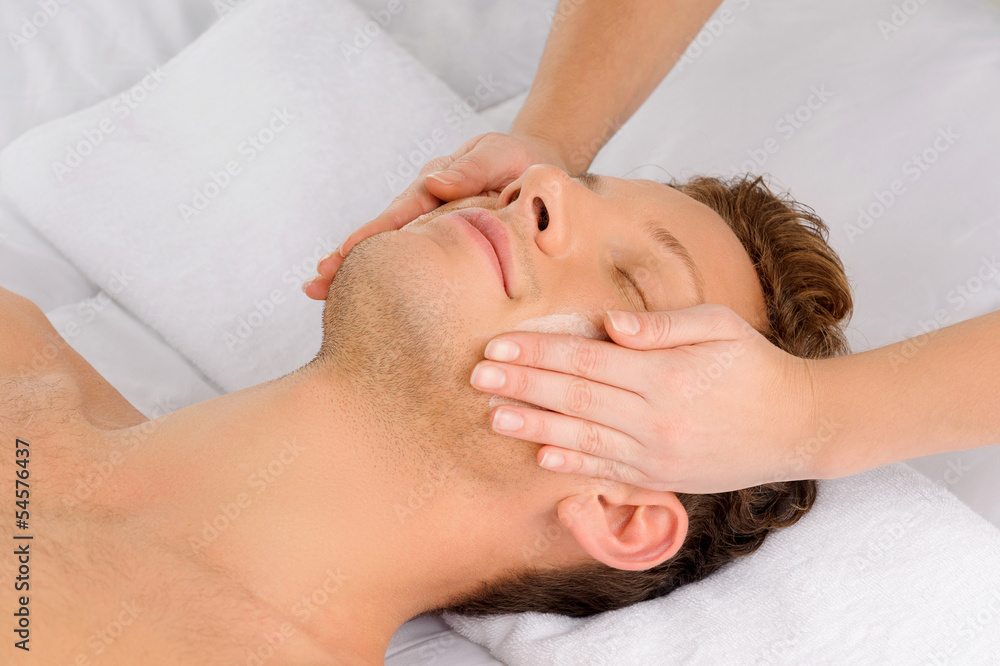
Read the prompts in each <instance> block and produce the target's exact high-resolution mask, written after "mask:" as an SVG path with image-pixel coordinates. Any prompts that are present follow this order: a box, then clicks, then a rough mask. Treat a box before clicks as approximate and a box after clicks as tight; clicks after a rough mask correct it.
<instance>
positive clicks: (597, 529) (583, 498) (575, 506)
mask: <svg viewBox="0 0 1000 666" xmlns="http://www.w3.org/2000/svg"><path fill="white" fill-rule="evenodd" d="M556 511H557V513H558V515H559V520H560V521H561V522H562V523H563V525H565V526H566V528H567V529H568V530H569V531H570V532H571V533H572V534H573V537H574V538H575V539H576V541H577V543H579V544H580V546H581V547H582V548H583V549H584V550H585V551H586V552H587V553H588V554H589V555H590V556H591V557H593V558H594V559H595V560H597V561H599V562H603V563H604V564H606V565H608V566H609V567H614V568H615V569H626V570H630V571H642V570H645V569H651V568H653V567H655V566H656V565H658V564H661V563H663V562H666V561H667V560H668V559H670V558H671V557H673V556H674V555H675V554H676V553H677V551H678V550H680V547H681V544H683V542H684V537H685V536H686V535H687V527H688V516H687V511H685V510H684V506H683V505H682V504H681V502H680V500H679V499H677V495H675V494H674V493H671V492H665V491H654V490H644V489H636V488H632V489H631V492H629V493H628V494H627V496H622V497H613V496H612V495H611V494H601V495H599V494H597V493H593V494H581V495H574V496H572V497H567V498H565V499H563V500H561V501H560V502H559V503H558V505H557V507H556Z"/></svg>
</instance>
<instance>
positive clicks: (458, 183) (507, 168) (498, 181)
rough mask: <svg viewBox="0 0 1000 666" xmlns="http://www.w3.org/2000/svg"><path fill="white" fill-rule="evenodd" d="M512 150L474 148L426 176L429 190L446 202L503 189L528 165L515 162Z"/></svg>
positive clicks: (425, 182)
mask: <svg viewBox="0 0 1000 666" xmlns="http://www.w3.org/2000/svg"><path fill="white" fill-rule="evenodd" d="M509 153H510V151H509V150H504V151H501V150H500V149H499V148H498V149H496V150H494V151H493V152H486V151H473V152H471V153H469V154H467V155H465V156H464V157H459V158H458V159H456V160H455V161H454V162H452V163H451V164H450V165H448V168H447V169H445V170H444V171H437V172H435V173H431V174H428V175H427V177H426V178H425V179H424V184H425V185H426V187H427V189H428V191H429V192H430V193H431V194H433V195H434V196H436V197H438V198H439V199H442V200H444V201H453V200H455V199H461V198H463V197H472V196H476V195H478V194H482V193H483V192H490V191H494V190H496V191H499V190H502V189H503V188H504V187H506V186H507V185H508V184H509V183H511V182H512V181H513V180H514V179H516V178H517V177H518V176H520V175H521V172H523V171H524V169H525V168H527V165H526V164H523V163H522V161H517V162H512V158H511V156H510V155H509Z"/></svg>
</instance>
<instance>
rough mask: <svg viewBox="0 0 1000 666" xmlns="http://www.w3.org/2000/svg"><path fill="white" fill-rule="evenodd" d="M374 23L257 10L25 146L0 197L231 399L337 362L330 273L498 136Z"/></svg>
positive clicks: (1, 170)
mask: <svg viewBox="0 0 1000 666" xmlns="http://www.w3.org/2000/svg"><path fill="white" fill-rule="evenodd" d="M367 23H370V18H369V17H367V16H365V15H364V14H362V13H361V12H360V11H359V10H358V9H357V8H356V7H355V6H353V5H352V4H351V3H350V2H347V1H346V0H340V1H338V2H324V1H323V0H302V1H300V2H295V3H285V2H278V1H269V0H263V1H248V2H246V3H244V4H241V5H240V6H239V8H238V9H236V10H233V11H230V12H227V13H226V15H225V16H224V18H223V19H222V20H221V21H220V22H219V23H217V24H216V25H215V26H213V27H212V29H210V30H209V31H208V32H207V33H205V34H204V35H202V36H201V37H200V38H199V39H198V40H197V41H196V42H195V43H193V44H192V45H191V46H189V47H188V48H187V49H186V50H184V51H183V52H182V53H181V54H180V55H178V56H177V57H176V58H175V59H173V60H172V61H170V62H169V63H168V64H167V65H165V66H163V67H161V68H158V69H150V70H149V72H148V73H147V74H146V76H145V77H144V78H143V79H142V80H141V81H139V82H138V83H137V84H136V85H135V86H133V87H132V88H131V89H129V90H128V91H126V92H125V93H123V94H121V95H116V96H115V97H114V98H112V99H109V100H107V101H105V102H103V103H102V104H99V105H97V106H95V107H92V108H90V109H87V110H85V111H82V112H80V113H77V114H74V115H72V116H69V117H67V118H64V119H61V120H58V121H54V122H52V123H49V124H47V125H43V126H41V127H38V128H36V129H35V130H33V131H31V132H29V133H28V134H26V135H25V136H23V137H22V138H21V139H19V140H17V141H15V142H14V143H13V144H11V145H10V146H9V147H8V148H7V149H6V150H4V151H3V153H2V154H0V191H2V194H3V196H4V197H6V199H7V203H8V204H9V205H11V206H12V207H14V208H15V209H17V211H18V212H19V213H20V215H21V216H22V217H23V218H24V219H25V220H27V221H28V222H29V223H30V224H32V225H33V226H35V227H36V228H37V229H39V230H40V231H41V232H42V233H43V235H45V236H46V237H47V238H48V239H49V240H50V241H51V242H52V243H53V244H54V245H55V246H56V247H57V248H59V249H60V250H61V251H62V252H63V253H65V254H66V255H67V256H68V257H69V258H70V260H71V261H73V263H74V264H76V265H77V266H78V267H79V268H80V269H81V270H82V271H83V272H84V273H85V274H86V275H87V276H88V277H89V278H90V279H91V280H93V281H94V282H95V283H97V284H98V285H102V286H103V285H114V287H115V288H114V290H113V291H112V290H111V289H108V291H109V293H111V295H112V296H113V297H114V298H115V299H117V300H118V301H119V302H121V303H122V304H123V305H124V306H126V307H127V308H129V309H130V310H132V311H133V312H134V313H135V314H136V315H137V316H138V318H139V319H140V320H142V321H144V322H145V323H147V324H148V325H149V326H151V327H152V328H153V329H155V330H156V331H158V332H160V333H161V334H162V335H163V336H164V338H165V339H166V340H167V342H168V343H170V344H172V345H173V346H174V347H176V348H177V349H178V350H179V351H181V352H182V353H183V354H184V355H185V356H187V357H188V358H190V359H191V360H192V361H193V362H194V363H195V364H197V365H198V366H199V367H200V369H201V370H202V371H203V372H204V373H205V374H206V375H207V376H208V377H210V378H211V379H213V380H214V381H216V382H217V383H218V384H219V385H220V386H221V387H223V388H224V389H225V390H227V391H231V390H236V389H239V388H243V387H246V386H250V385H252V384H255V383H258V382H261V381H264V380H266V379H270V378H273V377H275V376H278V375H281V374H283V373H286V372H290V371H291V370H294V369H295V368H297V367H299V366H301V365H303V364H304V363H306V362H308V361H309V360H310V358H312V355H313V354H315V352H316V351H317V350H318V349H319V342H320V336H321V329H320V313H321V311H322V305H321V304H320V303H316V302H314V301H310V300H309V299H307V298H306V297H305V296H304V295H303V294H302V293H301V291H300V290H299V286H300V284H301V283H302V281H304V280H305V279H307V278H308V277H311V275H312V274H313V273H314V271H315V266H316V261H317V260H318V259H319V258H320V257H322V256H323V255H324V254H326V253H328V252H331V251H333V250H334V249H335V248H336V247H337V245H338V244H339V243H340V242H341V241H342V240H343V239H344V238H346V237H347V235H348V234H349V233H350V232H351V231H353V230H354V229H356V228H357V227H358V226H360V225H361V224H363V223H364V222H367V221H368V220H369V219H371V218H373V217H375V216H376V215H377V214H378V213H379V212H381V211H382V210H383V209H384V208H385V206H386V205H387V204H388V203H389V201H390V200H391V198H392V197H393V196H395V195H396V194H398V193H399V192H400V191H402V189H403V188H404V187H405V186H406V185H407V184H409V183H410V182H411V181H412V179H413V178H414V177H415V175H416V170H417V168H418V167H419V166H422V165H423V164H424V163H425V162H426V161H427V160H428V159H430V158H432V157H435V156H437V155H442V154H447V153H450V152H452V151H453V150H455V149H456V148H457V147H458V146H459V145H461V143H462V142H463V141H465V140H466V139H468V138H470V137H472V136H475V135H476V134H479V133H481V132H486V131H489V129H490V128H489V127H488V126H487V125H486V124H485V123H484V122H483V121H482V120H480V119H479V118H478V117H477V116H476V115H475V114H474V113H472V112H471V111H470V110H469V108H468V106H466V105H463V103H462V101H461V100H460V99H459V98H458V97H457V96H456V95H455V94H454V93H453V92H451V91H450V90H449V89H448V88H447V86H445V85H444V84H442V83H441V82H440V81H439V80H437V79H436V78H435V77H433V76H432V75H430V74H429V73H427V71H426V70H425V69H424V68H423V66H422V65H420V64H419V63H418V62H416V61H415V60H414V59H413V58H412V57H411V56H410V55H409V54H408V53H407V52H406V51H404V50H403V49H401V48H400V47H399V46H397V45H396V44H395V43H394V42H393V41H392V40H391V39H390V38H389V37H387V36H386V35H385V34H384V33H380V34H377V35H375V36H374V37H367V38H366V39H360V38H359V37H358V34H359V33H358V31H356V30H355V28H357V27H359V26H361V27H363V26H365V25H366V24H367ZM361 35H364V32H361ZM483 94H484V95H486V94H488V91H486V90H485V89H484V90H483Z"/></svg>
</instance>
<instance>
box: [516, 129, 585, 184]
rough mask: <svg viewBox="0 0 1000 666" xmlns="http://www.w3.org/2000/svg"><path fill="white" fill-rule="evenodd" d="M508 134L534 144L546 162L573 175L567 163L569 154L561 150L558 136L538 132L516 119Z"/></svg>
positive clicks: (561, 145)
mask: <svg viewBox="0 0 1000 666" xmlns="http://www.w3.org/2000/svg"><path fill="white" fill-rule="evenodd" d="M509 134H510V136H512V137H514V138H517V139H520V140H522V141H525V142H528V143H530V144H531V145H533V146H535V148H536V149H537V150H538V151H539V152H540V153H541V154H543V155H545V156H546V159H547V160H548V163H550V164H555V165H556V166H558V167H559V168H561V169H564V170H566V172H567V173H569V174H570V175H574V172H573V171H572V170H571V167H570V165H569V156H568V154H567V153H566V152H565V151H564V150H563V144H562V143H561V142H560V140H559V139H558V138H556V137H553V136H551V135H549V134H548V133H546V132H540V131H538V130H535V129H532V128H530V127H528V126H526V125H523V124H518V122H517V121H514V124H513V125H512V126H511V128H510V132H509Z"/></svg>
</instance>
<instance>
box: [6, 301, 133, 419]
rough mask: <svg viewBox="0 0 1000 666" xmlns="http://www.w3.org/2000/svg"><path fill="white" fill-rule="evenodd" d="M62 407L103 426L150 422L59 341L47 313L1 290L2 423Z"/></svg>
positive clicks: (81, 358)
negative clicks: (73, 409)
mask: <svg viewBox="0 0 1000 666" xmlns="http://www.w3.org/2000/svg"><path fill="white" fill-rule="evenodd" d="M59 403H61V404H62V406H63V407H66V408H69V407H70V406H74V407H76V409H77V410H78V411H79V412H80V413H81V414H82V415H83V416H84V417H86V418H88V419H90V420H92V421H93V422H94V423H95V424H98V425H101V426H110V427H121V428H124V427H129V426H133V425H137V424H139V423H143V422H145V421H146V420H148V419H146V417H145V416H143V415H142V413H141V412H139V410H137V409H135V407H133V406H132V405H131V404H130V403H129V402H128V401H127V400H126V399H125V398H124V396H122V394H121V393H119V392H118V391H117V390H116V389H115V388H114V387H113V386H111V384H110V383H109V382H108V381H107V380H106V379H104V377H102V376H101V374H100V373H98V372H97V370H95V369H94V367H93V366H92V365H90V363H88V362H87V360H86V359H84V358H83V357H82V356H80V354H78V353H77V352H76V350H75V349H73V348H72V347H71V346H70V345H69V344H68V343H67V342H66V340H64V339H63V337H62V336H61V335H59V332H58V331H56V329H55V327H54V326H52V323H51V322H50V321H49V320H48V317H46V316H45V313H44V312H42V310H41V308H39V307H38V306H37V305H35V303H34V302H32V301H31V300H29V299H27V298H24V297H23V296H19V295H18V294H15V293H14V292H12V291H10V290H8V289H4V288H2V287H0V418H2V417H3V416H7V417H8V418H10V417H17V416H18V415H22V416H23V415H24V413H25V412H28V413H34V412H37V411H39V410H44V409H45V408H46V407H48V408H49V409H52V408H55V407H57V404H59Z"/></svg>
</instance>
